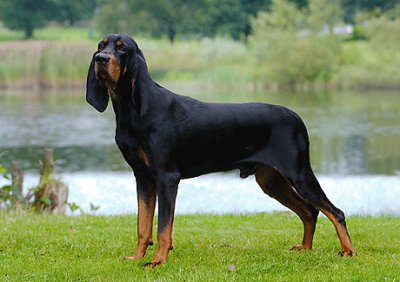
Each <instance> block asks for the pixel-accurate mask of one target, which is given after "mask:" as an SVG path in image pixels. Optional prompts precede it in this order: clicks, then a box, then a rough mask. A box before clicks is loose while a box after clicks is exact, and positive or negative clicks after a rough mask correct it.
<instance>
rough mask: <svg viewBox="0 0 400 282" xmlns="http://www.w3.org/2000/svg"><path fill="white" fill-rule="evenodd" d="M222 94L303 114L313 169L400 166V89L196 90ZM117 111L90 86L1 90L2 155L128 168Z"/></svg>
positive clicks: (339, 171)
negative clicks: (99, 106) (88, 97)
mask: <svg viewBox="0 0 400 282" xmlns="http://www.w3.org/2000/svg"><path fill="white" fill-rule="evenodd" d="M192 96H194V97H195V98H197V99H200V100H204V101H216V102H248V101H260V102H268V103H274V104H280V105H284V106H287V107H289V108H291V109H293V110H295V111H296V112H298V113H299V114H300V116H301V117H302V118H303V119H304V121H305V123H306V125H307V127H308V130H309V134H310V140H311V159H312V164H313V167H314V170H315V171H316V173H318V174H323V175H355V174H356V175H360V174H387V175H396V174H399V171H400V146H399V144H400V123H399V121H400V95H399V93H353V94H350V93H329V94H327V93H325V94H310V93H305V94H278V93H263V92H254V93H233V92H227V91H225V92H223V93H216V92H213V91H208V92H205V93H195V94H194V95H192ZM114 131H115V124H114V116H113V112H112V110H111V109H110V108H109V109H108V110H107V111H106V113H105V114H98V113H97V112H96V111H95V110H94V109H92V108H91V107H90V106H89V105H87V104H86V102H85V99H84V91H82V93H79V95H76V94H75V95H71V94H70V93H31V92H26V93H21V92H1V93H0V137H1V138H0V163H1V164H4V165H7V164H9V163H10V161H11V160H19V161H20V163H21V164H22V166H23V168H24V169H26V170H34V169H35V170H36V169H37V167H38V159H39V158H40V154H41V151H42V149H43V148H44V147H51V148H53V149H54V150H55V158H56V159H57V160H58V161H57V164H58V168H57V169H58V172H74V171H125V170H128V169H129V168H128V167H127V165H126V164H125V162H124V161H123V159H122V157H121V155H120V153H119V151H118V149H117V148H116V145H115V144H114Z"/></svg>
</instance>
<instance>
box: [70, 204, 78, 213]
mask: <svg viewBox="0 0 400 282" xmlns="http://www.w3.org/2000/svg"><path fill="white" fill-rule="evenodd" d="M68 207H69V209H70V210H71V211H72V212H74V211H76V210H78V209H80V207H79V206H78V205H77V204H75V203H68Z"/></svg>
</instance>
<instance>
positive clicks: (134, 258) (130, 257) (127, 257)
mask: <svg viewBox="0 0 400 282" xmlns="http://www.w3.org/2000/svg"><path fill="white" fill-rule="evenodd" d="M142 258H143V257H138V256H124V257H122V260H140V259H142Z"/></svg>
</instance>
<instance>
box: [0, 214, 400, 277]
mask: <svg viewBox="0 0 400 282" xmlns="http://www.w3.org/2000/svg"><path fill="white" fill-rule="evenodd" d="M175 221H176V224H175V236H174V237H175V249H174V250H173V251H171V253H170V256H169V261H168V263H167V264H166V265H164V266H161V267H158V268H156V269H151V270H143V265H144V264H145V262H147V261H149V260H151V258H152V256H153V255H154V253H155V247H151V248H150V249H149V250H148V253H147V254H146V257H145V259H143V260H141V261H137V262H132V261H124V260H122V259H121V258H122V257H123V256H125V255H131V254H132V253H133V247H134V242H135V239H134V235H133V234H134V233H135V232H134V230H135V222H136V218H135V217H134V216H112V217H100V216H99V217H96V216H80V217H66V216H40V215H32V214H16V213H6V212H2V213H1V212H0V230H1V236H0V280H1V281H78V280H79V281H399V279H400V268H399V261H400V240H399V230H400V218H399V217H350V218H348V227H349V230H350V233H351V235H352V240H353V242H354V245H355V247H356V249H357V251H358V255H357V257H353V258H341V257H338V256H337V252H338V251H339V242H338V240H337V238H336V234H335V231H334V228H333V226H332V225H331V224H330V222H328V220H327V219H326V218H320V219H319V221H318V227H317V231H316V235H315V240H314V250H313V251H302V252H297V253H296V252H291V251H289V249H290V247H291V246H292V245H294V244H296V243H299V241H300V238H301V235H302V231H301V229H302V227H301V223H300V221H299V220H298V219H297V217H295V216H293V215H292V214H290V213H274V214H256V215H225V216H215V215H190V216H177V217H176V220H175ZM135 236H136V235H135Z"/></svg>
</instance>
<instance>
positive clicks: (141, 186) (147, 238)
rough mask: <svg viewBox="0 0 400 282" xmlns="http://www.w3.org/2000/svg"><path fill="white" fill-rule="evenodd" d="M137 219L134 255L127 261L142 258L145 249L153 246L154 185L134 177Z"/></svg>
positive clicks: (148, 180) (144, 179) (147, 179)
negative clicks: (136, 239) (136, 240)
mask: <svg viewBox="0 0 400 282" xmlns="http://www.w3.org/2000/svg"><path fill="white" fill-rule="evenodd" d="M136 186H137V201H138V217H137V234H138V242H137V246H136V250H135V254H134V255H133V256H130V257H126V259H128V260H137V259H141V258H143V257H144V255H145V254H146V250H147V247H148V246H149V245H153V218H154V210H155V207H156V193H157V192H156V184H155V182H154V181H153V180H152V179H149V178H145V177H138V176H137V177H136Z"/></svg>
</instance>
